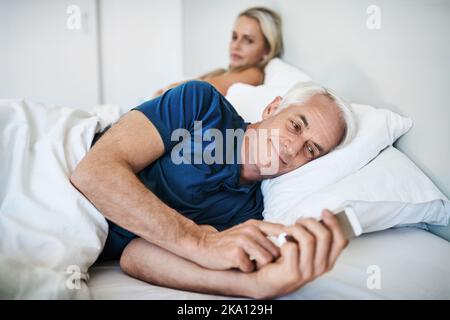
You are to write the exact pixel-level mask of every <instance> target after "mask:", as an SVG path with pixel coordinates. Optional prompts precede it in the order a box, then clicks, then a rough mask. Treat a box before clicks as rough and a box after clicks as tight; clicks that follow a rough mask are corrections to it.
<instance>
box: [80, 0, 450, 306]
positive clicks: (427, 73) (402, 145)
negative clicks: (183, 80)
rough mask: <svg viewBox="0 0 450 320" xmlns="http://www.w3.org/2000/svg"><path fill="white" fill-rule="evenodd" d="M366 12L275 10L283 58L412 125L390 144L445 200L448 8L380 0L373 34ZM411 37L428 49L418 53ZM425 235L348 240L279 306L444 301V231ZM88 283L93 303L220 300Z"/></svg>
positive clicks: (449, 270)
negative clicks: (326, 269) (376, 280)
mask: <svg viewBox="0 0 450 320" xmlns="http://www.w3.org/2000/svg"><path fill="white" fill-rule="evenodd" d="M243 6H244V5H243ZM367 6H368V4H365V3H364V2H360V1H356V0H354V1H348V2H347V3H346V5H345V6H342V5H339V4H331V3H330V2H329V1H315V2H310V1H283V2H279V3H277V4H276V9H278V10H279V11H280V12H281V14H282V16H283V19H284V38H285V44H286V55H285V57H284V59H285V61H287V62H289V63H290V64H292V65H295V66H297V67H301V68H302V70H304V71H305V72H307V73H308V74H309V75H310V76H311V77H312V78H313V79H314V81H317V82H319V83H321V84H324V85H326V86H329V87H331V88H334V89H336V91H338V92H339V93H341V94H342V95H344V97H345V98H347V99H348V100H350V101H352V102H357V103H367V104H372V105H377V106H383V107H386V108H389V109H391V110H394V111H396V112H398V113H400V114H402V115H407V116H408V117H410V118H412V119H413V121H414V127H413V129H412V130H411V131H410V132H409V133H408V134H407V135H405V136H404V137H402V138H401V139H400V140H399V141H397V143H396V147H397V148H398V149H399V150H401V151H402V152H403V153H405V154H406V155H407V156H408V157H410V158H411V159H412V160H413V161H414V162H415V163H416V164H417V165H418V166H419V167H420V169H421V170H423V171H424V172H425V173H426V174H427V175H428V176H429V177H430V178H431V179H432V180H433V182H434V183H436V185H437V186H438V187H439V188H440V189H441V191H442V192H443V193H444V194H446V196H447V197H448V196H449V194H450V176H449V174H450V171H449V170H448V163H450V151H449V149H448V146H446V147H444V148H440V147H439V145H440V144H441V143H442V142H443V139H444V137H449V136H450V131H449V130H450V129H449V127H448V126H447V125H446V123H445V122H446V121H442V119H443V118H446V119H448V117H449V116H448V105H449V103H450V95H449V91H448V90H447V89H446V87H448V84H449V83H450V78H449V74H448V73H446V74H444V73H442V70H447V69H449V68H450V65H449V60H448V56H449V55H450V48H449V46H448V44H444V42H442V41H441V40H440V38H439V37H437V36H435V34H436V28H442V30H449V29H450V22H449V21H450V20H449V19H448V12H449V11H448V8H449V6H448V3H447V2H445V1H433V5H430V4H429V2H427V1H414V3H412V4H411V3H409V2H408V3H406V2H401V1H399V2H395V3H389V4H387V3H383V5H382V6H380V9H381V14H382V19H383V20H382V27H381V29H379V30H370V29H368V28H367V27H366V25H365V21H366V20H365V19H366V18H368V17H369V15H368V14H367V13H366V9H367ZM293 13H295V14H293ZM230 16H232V15H231V14H230ZM317 17H320V19H317ZM343 17H345V18H343ZM417 21H423V23H422V24H420V23H417ZM427 21H428V22H429V23H426V22H427ZM434 26H435V27H434ZM223 28H224V29H225V26H224V27H223ZM310 30H314V32H310ZM349 34H351V35H352V36H349ZM411 34H415V35H416V36H415V37H411V36H410V35H411ZM317 35H320V36H319V37H317ZM318 39H319V40H318ZM324 39H326V40H324ZM417 39H422V40H423V42H424V43H426V44H424V43H422V45H420V46H418V45H417ZM219 40H220V39H213V40H212V41H216V42H217V41H219ZM321 40H323V41H321ZM422 40H421V41H422ZM216 44H217V45H218V46H219V47H220V45H219V43H216ZM425 48H426V49H425ZM189 50H194V51H195V50H196V49H195V48H192V49H189ZM206 61H208V60H207V59H206ZM188 62H189V61H188ZM423 88H427V89H426V90H424V89H423ZM429 101H433V104H432V105H429ZM425 106H428V107H425ZM443 115H445V116H444V117H443ZM430 126H432V127H430ZM425 141H433V143H426V144H424V142H425ZM445 145H447V144H445ZM437 154H439V156H430V155H437ZM431 229H432V230H433V232H434V233H435V234H433V233H430V232H428V231H425V230H422V229H420V228H410V227H405V228H394V229H389V230H384V231H378V232H373V233H369V234H364V235H362V236H361V237H359V238H357V239H354V240H352V241H351V242H350V244H349V246H348V248H347V249H346V250H345V251H344V252H343V254H342V256H341V257H340V258H339V260H338V262H337V265H336V267H335V269H334V270H333V271H332V272H330V273H329V274H326V275H324V276H323V277H321V278H319V279H317V280H315V281H314V282H312V283H310V284H308V285H306V286H305V287H304V288H302V289H300V290H298V291H296V292H294V293H292V294H290V295H288V296H286V297H283V298H282V299H328V298H329V299H439V298H441V299H442V298H443V299H450V243H449V242H448V241H446V240H444V239H442V238H441V237H439V236H438V235H436V234H441V235H446V236H447V238H448V237H449V234H450V232H449V229H450V228H449V227H447V228H442V227H435V228H433V227H432V228H431ZM370 266H375V267H372V268H370ZM377 268H378V269H377ZM377 271H379V273H380V276H381V278H380V279H381V281H380V284H381V288H380V289H376V288H375V289H372V290H371V289H369V288H368V284H367V281H368V280H369V277H370V275H371V274H372V273H373V274H375V273H376V272H377ZM88 284H89V287H90V289H91V293H92V297H93V298H94V299H223V298H224V297H220V296H211V295H203V294H197V293H192V292H183V291H178V290H172V289H167V288H160V287H156V286H152V285H149V284H146V283H143V282H141V281H138V280H135V279H131V278H129V277H127V276H126V275H124V274H123V273H122V272H121V271H120V269H119V267H118V266H117V264H102V265H98V266H94V268H92V269H91V278H90V280H89V282H88ZM369 286H370V284H369ZM374 286H375V287H376V284H374Z"/></svg>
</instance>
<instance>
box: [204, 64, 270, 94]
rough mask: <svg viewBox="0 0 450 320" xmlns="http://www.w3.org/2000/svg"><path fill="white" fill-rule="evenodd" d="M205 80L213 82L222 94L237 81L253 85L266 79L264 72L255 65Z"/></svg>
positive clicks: (259, 83)
mask: <svg viewBox="0 0 450 320" xmlns="http://www.w3.org/2000/svg"><path fill="white" fill-rule="evenodd" d="M205 81H206V82H209V83H210V84H212V85H213V86H214V87H215V88H216V89H217V90H218V91H219V92H220V93H221V94H223V95H226V94H227V92H228V88H230V87H231V85H233V84H235V83H237V82H241V83H246V84H250V85H252V86H258V85H261V84H262V83H263V81H264V73H263V72H262V71H261V70H260V69H258V68H256V67H254V68H249V69H245V70H242V71H228V72H226V73H224V74H222V75H219V76H215V77H210V78H207V79H206V80H205Z"/></svg>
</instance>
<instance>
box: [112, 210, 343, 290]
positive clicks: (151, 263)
mask: <svg viewBox="0 0 450 320" xmlns="http://www.w3.org/2000/svg"><path fill="white" fill-rule="evenodd" d="M323 221H324V225H322V224H321V223H319V222H317V221H315V220H312V219H306V220H303V221H299V222H298V223H297V224H296V225H294V226H290V227H287V228H286V229H285V231H286V232H288V233H289V234H290V235H292V237H294V238H295V239H296V240H297V241H299V242H298V244H295V243H292V242H291V243H286V244H285V245H284V246H283V247H282V249H281V250H282V254H281V257H280V258H279V259H277V260H276V261H275V262H272V263H270V264H268V265H266V266H264V267H262V268H261V269H259V270H258V271H256V272H252V273H243V272H239V271H237V270H227V271H217V270H210V269H207V268H203V267H201V266H199V265H197V264H195V263H192V262H191V261H188V260H186V259H183V258H181V257H178V256H176V255H174V254H172V253H170V252H168V251H166V250H164V249H162V248H160V247H158V246H155V245H152V244H150V243H148V242H147V241H145V240H143V239H136V240H133V241H132V242H131V243H130V244H129V245H128V246H127V247H126V249H125V251H124V253H123V255H122V258H121V260H120V266H121V268H122V270H123V271H124V272H125V273H127V274H129V275H130V276H132V277H135V278H137V279H140V280H144V281H147V282H149V283H152V284H155V285H160V286H165V287H170V288H176V289H181V290H189V291H195V292H203V293H210V294H220V295H229V296H240V297H250V298H258V299H263V298H264V299H267V298H273V297H277V296H282V295H285V294H287V293H290V292H292V291H294V290H296V289H298V288H300V287H302V286H303V285H305V284H306V283H308V282H310V281H312V280H314V279H315V278H317V277H319V276H320V275H322V274H324V273H325V272H327V271H329V270H331V269H332V267H333V266H334V264H335V262H336V259H337V258H338V256H339V254H340V253H341V251H342V250H343V249H344V247H345V246H346V245H347V241H346V240H345V238H344V235H343V233H342V231H341V230H340V228H339V225H338V223H337V220H336V219H335V218H334V217H333V216H324V220H323Z"/></svg>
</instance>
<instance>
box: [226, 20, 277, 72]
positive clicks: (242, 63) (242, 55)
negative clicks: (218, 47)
mask: <svg viewBox="0 0 450 320" xmlns="http://www.w3.org/2000/svg"><path fill="white" fill-rule="evenodd" d="M268 53H269V48H268V47H267V45H266V41H265V39H264V35H263V33H262V31H261V27H260V25H259V22H258V21H257V20H255V19H252V18H248V17H245V16H242V17H239V18H238V19H237V20H236V23H235V25H234V29H233V33H232V36H231V42H230V68H231V69H234V68H238V67H247V66H255V65H257V64H258V63H260V62H261V61H262V60H263V58H264V55H265V54H268Z"/></svg>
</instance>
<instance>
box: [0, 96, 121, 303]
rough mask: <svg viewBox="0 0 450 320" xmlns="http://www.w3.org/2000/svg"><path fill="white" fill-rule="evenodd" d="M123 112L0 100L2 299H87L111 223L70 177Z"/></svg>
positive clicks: (0, 296)
mask: <svg viewBox="0 0 450 320" xmlns="http://www.w3.org/2000/svg"><path fill="white" fill-rule="evenodd" d="M119 115H120V112H119V108H118V107H114V106H98V107H95V108H94V109H93V112H92V113H89V112H86V111H81V110H74V109H69V108H62V107H47V106H44V105H42V104H38V103H33V102H29V101H24V100H0V298H16V299H23V298H49V299H61V298H89V290H88V289H87V286H86V285H85V282H84V280H85V279H87V269H88V267H89V266H90V265H91V264H92V263H93V262H94V261H95V259H96V258H97V256H98V254H99V253H100V250H101V248H102V246H103V243H104V241H105V239H106V235H107V224H106V222H105V219H104V218H103V216H102V215H101V214H100V213H99V212H98V211H97V210H96V209H95V208H94V206H93V205H92V204H91V203H90V202H89V201H87V200H86V199H85V198H84V197H83V196H82V195H81V194H80V193H79V192H78V191H77V190H76V189H75V188H74V187H73V186H72V185H71V184H70V181H69V176H70V173H71V172H72V171H73V169H74V167H75V166H76V164H77V163H78V162H79V161H80V160H81V158H82V157H83V156H84V155H85V154H86V152H87V151H88V150H89V148H90V145H91V142H92V139H93V136H94V134H95V133H96V132H98V131H100V130H102V129H103V128H104V127H105V126H106V125H108V124H110V123H112V122H115V121H117V120H118V118H119Z"/></svg>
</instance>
